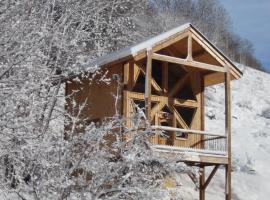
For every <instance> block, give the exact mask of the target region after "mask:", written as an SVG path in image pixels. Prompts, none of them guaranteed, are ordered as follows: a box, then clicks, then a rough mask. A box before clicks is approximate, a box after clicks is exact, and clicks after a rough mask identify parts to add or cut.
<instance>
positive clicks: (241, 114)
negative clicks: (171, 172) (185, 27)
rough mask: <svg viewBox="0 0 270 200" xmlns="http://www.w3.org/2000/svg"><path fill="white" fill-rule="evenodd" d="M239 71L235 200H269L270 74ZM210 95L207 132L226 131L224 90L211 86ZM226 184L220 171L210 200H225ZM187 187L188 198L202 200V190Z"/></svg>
mask: <svg viewBox="0 0 270 200" xmlns="http://www.w3.org/2000/svg"><path fill="white" fill-rule="evenodd" d="M239 68H240V69H241V70H242V71H243V73H244V75H243V77H242V79H240V80H236V81H233V82H232V116H233V119H232V133H233V137H232V145H233V146H232V148H233V167H234V172H233V199H235V200H268V199H269V198H270V170H269V165H270V74H266V73H263V72H260V71H257V70H254V69H251V68H248V67H244V66H239ZM206 95H207V97H206V105H207V107H206V116H207V117H206V130H211V131H216V132H224V88H223V86H221V85H218V86H215V87H211V88H209V89H208V90H207V92H206ZM210 118H212V119H210ZM186 181H187V180H186ZM187 182H188V181H187ZM223 184H224V171H223V170H219V173H218V174H217V176H215V177H214V179H213V182H212V183H211V184H210V185H209V186H208V190H207V196H206V197H207V198H206V199H211V200H219V199H224V194H223V191H224V189H223V188H224V185H223ZM183 185H185V183H183ZM187 185H189V187H186V186H187ZM186 186H185V188H183V191H184V192H185V199H198V197H197V196H198V191H194V190H193V187H190V186H192V184H190V183H187V184H186Z"/></svg>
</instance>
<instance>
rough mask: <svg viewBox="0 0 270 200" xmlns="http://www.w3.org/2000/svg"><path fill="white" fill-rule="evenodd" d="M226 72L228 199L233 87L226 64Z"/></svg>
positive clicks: (228, 195)
mask: <svg viewBox="0 0 270 200" xmlns="http://www.w3.org/2000/svg"><path fill="white" fill-rule="evenodd" d="M226 70H227V72H226V73H225V134H226V136H227V151H228V165H227V166H226V171H227V173H226V200H231V187H232V186H231V170H232V163H231V162H232V161H231V159H232V158H231V157H232V152H231V87H230V81H231V78H230V72H229V66H226Z"/></svg>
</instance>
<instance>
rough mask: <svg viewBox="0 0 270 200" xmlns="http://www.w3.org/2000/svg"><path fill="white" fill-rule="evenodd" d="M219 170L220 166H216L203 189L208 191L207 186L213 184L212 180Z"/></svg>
mask: <svg viewBox="0 0 270 200" xmlns="http://www.w3.org/2000/svg"><path fill="white" fill-rule="evenodd" d="M218 168H219V165H216V166H215V167H214V169H213V170H212V172H211V173H210V175H209V176H208V178H207V180H206V181H205V183H204V184H203V188H204V189H206V188H207V186H208V185H209V183H210V182H211V180H212V178H213V177H214V175H215V174H216V172H217V170H218Z"/></svg>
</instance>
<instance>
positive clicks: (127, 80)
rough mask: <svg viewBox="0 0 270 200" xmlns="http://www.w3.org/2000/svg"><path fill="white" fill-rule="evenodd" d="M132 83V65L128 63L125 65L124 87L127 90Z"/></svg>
mask: <svg viewBox="0 0 270 200" xmlns="http://www.w3.org/2000/svg"><path fill="white" fill-rule="evenodd" d="M130 82H131V80H130V64H129V62H127V63H125V64H124V85H125V87H127V89H129V84H130Z"/></svg>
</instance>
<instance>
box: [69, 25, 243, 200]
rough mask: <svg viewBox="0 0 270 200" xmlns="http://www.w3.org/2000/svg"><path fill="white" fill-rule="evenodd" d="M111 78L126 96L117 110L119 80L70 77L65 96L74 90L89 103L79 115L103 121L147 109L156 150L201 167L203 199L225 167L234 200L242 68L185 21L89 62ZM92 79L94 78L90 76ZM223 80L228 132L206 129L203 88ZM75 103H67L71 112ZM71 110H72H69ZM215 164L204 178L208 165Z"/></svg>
mask: <svg viewBox="0 0 270 200" xmlns="http://www.w3.org/2000/svg"><path fill="white" fill-rule="evenodd" d="M91 66H98V67H99V68H100V69H101V71H103V72H104V73H105V72H106V76H107V77H113V76H115V74H117V77H118V81H119V80H120V81H121V83H122V84H123V85H122V87H121V91H120V92H121V96H122V98H121V99H120V101H119V102H118V105H119V107H118V108H117V109H115V99H114V97H113V96H112V93H116V92H117V88H118V83H117V81H112V82H111V84H108V85H107V84H105V83H97V82H95V81H94V82H93V83H92V84H89V83H90V80H89V79H88V78H81V80H80V83H79V82H78V81H69V82H68V83H67V84H66V95H71V94H72V93H73V92H74V91H79V92H76V94H75V95H74V99H75V101H76V103H77V104H78V105H81V104H84V103H86V105H87V106H86V107H85V109H83V111H82V113H81V116H82V118H85V119H87V120H88V121H95V122H97V121H101V120H102V119H104V118H106V117H110V116H113V115H115V113H116V112H118V113H119V114H121V115H122V116H124V117H130V116H131V115H132V114H133V113H134V105H135V104H136V105H138V106H139V107H141V108H144V109H145V114H146V117H147V119H148V120H149V121H150V122H151V124H152V128H153V131H156V133H158V132H159V131H164V134H165V135H167V137H166V136H165V135H161V134H156V135H155V136H153V137H152V138H151V141H152V143H153V144H154V145H155V148H156V150H157V151H160V152H164V153H166V152H170V153H171V152H174V153H181V154H184V158H185V159H184V161H185V162H186V163H187V164H189V165H195V166H198V167H200V170H201V176H200V200H204V199H205V190H206V187H207V186H208V184H209V183H210V181H211V179H212V177H213V176H214V174H215V173H216V171H217V170H218V168H219V167H220V166H225V168H226V188H225V194H226V195H225V196H226V200H230V199H231V102H230V98H231V94H230V81H231V80H234V79H239V78H240V77H241V75H242V73H241V72H240V70H239V69H237V67H236V66H235V65H234V64H233V63H232V62H231V61H230V60H229V59H228V58H227V57H226V56H225V55H224V54H223V53H222V52H221V51H219V50H218V49H217V48H216V47H215V46H214V45H213V44H211V42H209V40H207V38H206V37H205V36H204V35H203V34H202V33H201V32H200V31H198V30H197V29H196V28H195V27H194V26H192V25H191V24H184V25H182V26H180V27H177V28H175V29H173V30H170V31H168V32H166V33H163V34H160V35H158V36H156V37H153V38H151V39H149V40H147V41H145V42H142V43H140V44H137V45H135V46H131V47H128V48H125V49H122V50H120V51H118V52H115V53H112V54H109V55H107V56H104V57H101V58H99V59H97V60H96V61H94V62H92V63H89V67H91ZM91 79H92V78H91ZM219 83H224V84H225V102H224V104H225V114H226V117H225V119H226V120H225V123H224V124H225V127H224V133H222V134H220V133H208V132H205V131H204V106H205V105H204V90H205V88H206V87H208V86H212V85H215V84H219ZM70 105H71V102H68V103H67V109H68V110H69V108H70ZM69 112H74V111H73V110H69ZM210 166H212V167H213V170H212V172H211V173H210V174H209V176H208V177H206V174H205V167H210Z"/></svg>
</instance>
